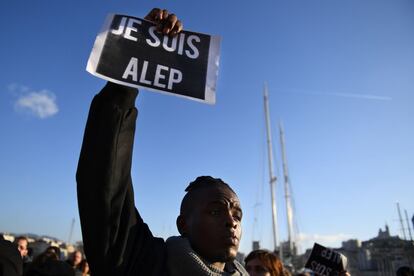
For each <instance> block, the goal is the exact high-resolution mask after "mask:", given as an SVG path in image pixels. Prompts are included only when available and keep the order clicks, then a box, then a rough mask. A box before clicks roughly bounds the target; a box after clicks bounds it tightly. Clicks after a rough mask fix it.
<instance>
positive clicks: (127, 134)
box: [76, 83, 166, 276]
mask: <svg viewBox="0 0 414 276" xmlns="http://www.w3.org/2000/svg"><path fill="white" fill-rule="evenodd" d="M137 94H138V92H137V90H136V89H133V88H128V87H124V86H120V85H116V84H113V83H108V84H107V85H106V86H105V87H104V88H103V89H102V91H101V92H100V93H99V94H98V95H96V96H95V98H94V99H93V101H92V104H91V107H90V111H89V116H88V121H87V124H86V129H85V135H84V138H83V144H82V150H81V154H80V158H79V164H78V170H77V173H76V180H77V189H78V205H79V214H80V219H81V227H82V235H83V242H84V250H85V254H86V257H87V260H88V262H89V265H90V268H91V271H92V275H98V276H99V275H134V276H136V275H145V276H150V275H166V246H165V243H164V240H163V239H160V238H155V237H153V235H152V233H151V231H150V230H149V228H148V226H147V225H146V224H145V223H144V222H143V220H142V218H141V216H140V215H139V213H138V211H137V210H136V209H135V204H134V197H133V189H132V181H131V161H132V148H133V142H134V133H135V122H136V118H137V113H138V111H137V109H136V108H135V107H134V105H135V98H136V97H137Z"/></svg>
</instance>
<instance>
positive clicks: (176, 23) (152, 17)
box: [145, 8, 183, 36]
mask: <svg viewBox="0 0 414 276" xmlns="http://www.w3.org/2000/svg"><path fill="white" fill-rule="evenodd" d="M145 19H146V20H149V21H152V22H154V23H157V25H158V26H157V30H158V31H159V32H162V33H163V34H169V35H170V36H174V35H176V34H178V33H180V32H181V31H182V30H183V24H182V23H181V21H180V20H178V18H177V16H176V15H175V14H170V13H169V12H168V10H166V9H164V10H161V9H159V8H153V9H152V10H151V11H150V12H149V13H148V14H147V16H145Z"/></svg>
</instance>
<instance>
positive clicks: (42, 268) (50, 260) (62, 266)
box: [25, 250, 75, 276]
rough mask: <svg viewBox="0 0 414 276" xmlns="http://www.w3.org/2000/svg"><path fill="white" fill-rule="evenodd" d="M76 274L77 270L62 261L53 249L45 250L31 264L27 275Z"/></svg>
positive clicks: (63, 275)
mask: <svg viewBox="0 0 414 276" xmlns="http://www.w3.org/2000/svg"><path fill="white" fill-rule="evenodd" d="M56 275H59V276H75V270H74V269H73V268H72V267H71V266H70V265H69V264H67V263H66V262H63V261H60V260H59V257H58V256H57V254H56V253H55V252H54V251H53V250H45V251H44V252H43V253H42V254H40V255H39V256H37V257H36V258H35V259H34V261H33V262H32V263H31V265H30V266H29V268H28V270H27V272H26V273H25V276H56Z"/></svg>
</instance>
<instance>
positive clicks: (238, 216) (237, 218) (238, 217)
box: [233, 212, 242, 221]
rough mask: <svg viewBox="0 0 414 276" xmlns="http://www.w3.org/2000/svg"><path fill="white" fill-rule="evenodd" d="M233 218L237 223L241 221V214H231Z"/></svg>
mask: <svg viewBox="0 0 414 276" xmlns="http://www.w3.org/2000/svg"><path fill="white" fill-rule="evenodd" d="M233 217H234V218H235V219H236V220H237V221H241V220H242V214H241V213H239V212H237V213H235V214H233Z"/></svg>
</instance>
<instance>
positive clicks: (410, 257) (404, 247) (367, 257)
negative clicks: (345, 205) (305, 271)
mask: <svg viewBox="0 0 414 276" xmlns="http://www.w3.org/2000/svg"><path fill="white" fill-rule="evenodd" d="M336 250H337V251H339V252H341V253H342V254H344V255H345V256H346V257H347V258H348V270H349V271H350V273H351V275H361V276H371V275H384V276H385V275H395V272H396V271H397V269H398V268H399V267H401V266H410V267H414V245H413V243H412V242H411V241H407V240H402V239H400V238H399V237H398V236H391V235H390V231H389V228H388V226H387V225H386V226H385V230H384V231H383V230H382V229H379V231H378V236H377V237H375V238H373V239H370V240H368V241H364V242H362V243H361V242H360V241H358V240H348V241H345V242H343V243H342V247H341V248H339V249H336Z"/></svg>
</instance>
